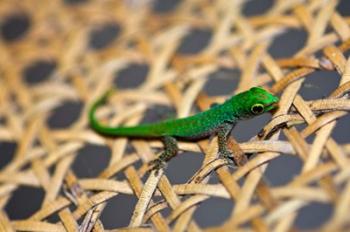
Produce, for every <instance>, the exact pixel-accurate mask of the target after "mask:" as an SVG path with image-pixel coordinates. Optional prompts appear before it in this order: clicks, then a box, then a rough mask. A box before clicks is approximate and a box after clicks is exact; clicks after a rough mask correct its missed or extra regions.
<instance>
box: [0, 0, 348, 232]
mask: <svg viewBox="0 0 350 232" xmlns="http://www.w3.org/2000/svg"><path fill="white" fill-rule="evenodd" d="M147 2H149V1H125V2H122V1H121V0H118V1H108V0H106V1H88V2H86V3H84V4H77V5H68V4H64V2H63V1H59V0H50V1H47V0H35V1H33V0H6V1H1V2H0V20H2V21H3V20H4V19H5V18H6V17H7V16H8V15H12V14H14V13H20V14H22V13H25V14H27V15H29V16H30V18H31V25H30V27H29V30H28V31H27V32H26V34H25V35H24V36H23V38H20V39H18V40H16V41H13V42H7V41H5V40H2V41H0V118H1V119H2V121H1V124H0V141H1V142H5V141H9V142H15V143H16V144H17V148H16V151H15V155H14V158H13V159H12V160H11V162H10V163H9V164H8V165H7V166H6V167H4V168H3V169H2V170H1V171H0V180H1V185H0V206H1V207H2V211H1V212H0V230H1V231H78V230H79V229H80V231H92V229H93V231H104V230H105V229H104V225H103V223H101V221H100V220H99V218H100V215H101V213H102V212H103V210H104V208H105V206H106V205H108V203H109V199H111V198H112V197H114V196H116V195H118V194H129V195H135V196H136V197H137V198H138V199H139V200H138V202H137V204H136V206H135V209H134V212H133V214H132V216H131V218H130V223H129V227H128V228H119V229H120V230H118V231H152V230H156V231H169V230H174V231H202V230H207V231H296V230H297V228H296V227H295V219H296V217H297V215H298V213H299V212H300V209H301V208H302V207H303V206H305V205H308V204H309V203H312V202H323V203H328V204H331V205H333V207H334V208H333V212H332V215H331V216H330V218H329V220H328V221H326V222H324V224H323V225H322V227H321V228H319V231H349V230H350V217H349V215H350V158H349V155H350V144H349V143H348V144H341V143H339V142H337V141H336V140H335V139H334V138H332V131H333V129H334V128H335V126H336V124H337V120H338V119H339V118H341V117H344V116H347V115H348V112H349V110H350V100H348V98H347V92H348V91H349V89H350V84H349V83H350V59H348V58H347V57H346V55H345V54H346V52H347V51H348V50H349V48H350V27H349V23H350V18H347V17H343V16H341V15H340V13H339V12H337V11H336V6H337V3H338V2H337V1H335V0H329V1H325V0H314V1H300V0H279V1H275V3H274V5H273V6H271V8H270V9H268V11H266V12H265V13H263V14H260V15H257V16H254V17H246V16H244V15H243V14H242V13H241V8H242V4H244V2H243V1H227V0H218V1H209V0H208V1H207V0H201V1H199V0H188V1H183V2H181V3H180V4H179V5H178V6H177V8H176V9H175V10H174V11H171V12H168V13H166V14H155V13H153V12H152V10H151V9H150V6H149V5H148V4H147ZM111 22H116V23H118V25H119V26H120V32H119V34H118V36H117V37H116V39H115V40H114V41H113V42H112V43H111V44H109V46H108V47H106V48H102V49H95V50H94V49H89V48H88V44H89V43H90V42H89V38H90V37H89V36H90V34H91V31H93V30H96V29H98V28H100V27H101V25H104V24H106V23H111ZM196 28H197V29H198V28H202V29H203V28H207V29H210V30H211V31H212V33H213V35H212V36H211V38H210V41H209V42H208V44H207V46H206V47H205V48H204V49H203V50H201V51H200V52H198V53H196V54H193V55H185V54H180V53H177V52H176V51H177V50H178V48H179V46H180V44H181V42H182V39H183V38H184V37H185V36H186V35H187V34H188V33H189V32H190V31H191V30H192V29H196ZM288 29H300V30H304V31H306V33H307V36H306V38H305V43H304V46H303V47H302V48H301V49H300V50H299V51H297V52H296V53H295V55H293V56H291V57H285V58H283V59H274V58H273V56H272V55H271V54H269V52H268V48H269V46H271V45H273V44H274V38H275V37H276V36H278V35H280V34H281V33H284V32H285V31H286V30H288ZM285 46H288V44H286V45H285ZM316 53H317V55H316ZM38 59H42V60H49V61H50V60H55V61H56V62H57V65H56V67H55V70H54V72H53V73H52V74H51V75H50V77H49V78H48V79H47V80H45V81H43V82H40V83H38V84H33V85H31V84H28V83H27V82H26V81H25V80H24V78H23V75H22V72H23V70H24V69H25V68H26V67H27V66H28V65H30V64H31V63H32V62H33V61H35V60H38ZM134 63H138V64H147V65H148V66H149V72H148V75H147V77H146V80H145V81H144V82H143V83H142V85H141V86H139V87H137V88H134V89H132V90H120V91H118V92H117V93H116V94H115V95H113V97H112V98H111V100H110V102H109V104H108V105H107V106H105V107H102V108H101V110H99V112H98V117H99V118H100V119H101V120H103V121H105V122H106V123H110V125H117V124H128V125H132V124H137V123H138V122H139V121H140V120H141V119H142V117H143V116H144V113H145V110H146V109H148V108H149V107H151V106H152V105H154V104H161V105H165V106H172V107H174V108H175V109H176V114H177V117H185V116H188V115H191V114H193V113H194V110H193V109H194V108H195V107H194V106H197V107H199V108H200V109H201V110H205V109H206V108H208V107H209V106H210V104H211V103H213V102H220V101H222V100H223V99H224V98H225V97H227V96H220V97H209V96H207V95H206V94H204V92H203V91H202V89H203V87H204V85H205V83H206V82H207V81H208V80H210V75H209V74H211V73H213V72H214V71H216V70H218V69H219V68H222V67H226V68H233V69H238V70H240V72H241V76H240V80H239V84H238V87H237V88H236V89H235V90H234V93H237V92H240V91H243V90H247V89H248V88H250V87H252V86H256V85H260V86H264V87H265V88H267V89H269V90H270V91H272V92H274V93H276V94H278V95H281V101H280V108H279V109H278V111H277V112H275V113H274V114H273V119H272V120H271V121H270V122H269V123H268V124H267V125H266V126H265V127H264V130H263V131H262V132H261V133H260V134H259V135H257V136H256V137H254V138H253V139H252V140H250V141H246V142H244V143H237V142H236V141H235V140H233V139H231V141H230V148H231V149H232V150H233V151H234V155H235V159H236V161H237V163H238V164H239V166H240V167H239V168H238V169H236V170H234V171H231V169H228V168H227V167H226V165H225V162H224V161H223V160H220V159H216V158H217V144H216V138H213V139H211V140H210V139H206V140H203V141H199V142H197V143H188V142H186V143H185V142H182V143H180V148H181V150H182V151H197V152H200V153H201V154H202V155H203V156H204V160H203V163H202V167H201V168H200V169H199V170H197V172H196V174H195V175H194V176H193V177H192V178H191V179H190V180H188V182H186V183H181V184H177V185H173V184H172V183H171V182H170V181H169V179H168V177H167V175H166V174H164V173H163V172H161V173H160V174H161V175H160V176H154V175H151V176H149V177H148V178H147V179H144V178H143V179H141V178H142V177H143V176H144V175H146V170H147V165H146V164H147V162H148V161H150V160H152V159H153V158H154V157H155V156H156V155H157V151H158V150H157V149H155V148H159V147H161V143H160V142H158V141H142V140H133V141H129V140H127V139H110V138H108V139H107V138H104V137H102V136H99V135H97V134H96V133H94V132H93V131H92V130H91V129H90V128H89V126H88V124H87V110H88V107H89V105H90V104H91V103H92V102H93V101H94V99H96V98H97V97H98V96H100V95H101V94H102V93H103V92H104V91H106V90H107V89H108V88H109V87H110V86H111V85H113V81H114V79H115V78H118V75H116V73H117V72H118V71H120V70H121V69H123V68H125V67H128V66H130V65H131V64H134ZM320 70H326V71H327V72H333V73H336V74H337V75H338V76H339V77H340V82H339V86H338V88H336V89H334V91H333V93H332V94H331V95H330V96H326V97H325V98H323V99H317V100H313V101H306V100H304V99H303V98H302V97H301V96H300V94H299V90H300V88H301V86H302V83H303V81H304V79H305V78H308V77H309V76H310V74H311V73H314V74H316V75H317V72H318V71H320ZM130 78H132V77H130ZM310 91H312V90H310ZM232 94H233V93H232ZM67 100H71V101H80V102H82V103H83V109H82V111H81V113H80V116H79V118H78V119H77V120H76V121H74V123H73V124H72V125H71V126H70V127H68V128H64V129H52V128H50V127H49V126H48V124H47V118H48V117H49V116H50V115H51V114H52V112H53V110H54V109H55V108H57V107H58V106H59V105H61V104H62V103H63V102H65V101H67ZM301 123H304V124H305V125H307V126H306V127H305V128H303V129H300V128H299V127H295V126H296V125H299V124H301ZM281 134H284V135H285V137H286V138H287V139H286V140H285V141H282V140H281V139H280V135H281ZM310 136H313V137H314V139H313V140H312V141H311V142H310V140H306V139H308V138H310ZM308 141H309V142H308ZM348 142H349V140H348ZM128 143H129V144H130V145H131V146H132V147H133V148H134V149H133V151H132V152H128V151H127V150H126V146H127V144H128ZM86 144H98V145H104V146H107V147H109V148H110V149H111V151H112V152H111V157H110V160H109V163H108V165H107V166H105V167H104V170H103V171H102V172H101V173H100V174H99V175H96V176H94V177H92V178H86V179H79V178H78V177H77V176H76V175H75V173H74V171H73V170H72V167H71V166H72V163H73V162H74V160H75V158H76V155H77V151H78V150H79V149H80V148H82V147H84V145H86ZM246 152H250V153H252V152H257V154H256V155H255V156H254V157H253V158H251V159H247V158H246V157H245V155H244V153H246ZM0 153H1V151H0ZM286 155H293V156H298V157H300V159H301V160H302V162H303V164H302V170H301V171H300V173H299V174H298V175H297V176H296V177H295V178H294V179H293V180H292V181H290V182H289V183H287V184H285V185H283V186H278V187H272V186H270V185H269V183H267V182H265V181H264V178H263V177H264V172H265V171H266V170H267V168H268V166H269V162H270V161H272V160H273V159H275V158H277V157H278V156H286ZM138 161H142V164H143V165H141V167H139V168H136V166H135V165H134V164H135V163H136V162H138ZM52 170H53V171H52ZM119 173H123V174H124V175H123V176H124V179H123V180H120V179H118V180H117V179H116V178H114V177H115V176H116V175H117V174H119ZM215 175H216V176H217V177H218V178H219V180H220V183H219V184H209V183H208V177H209V176H215ZM143 180H144V181H143ZM238 181H241V182H242V183H243V184H242V185H239V184H238ZM21 186H31V187H35V188H40V189H42V190H43V191H44V193H45V196H44V199H43V201H42V202H41V205H40V206H38V208H39V210H38V211H36V212H35V213H34V214H33V215H32V216H31V217H29V218H27V219H25V220H11V219H9V217H8V215H7V212H6V211H5V206H6V205H7V203H8V202H9V200H10V199H11V197H12V195H13V192H14V191H15V190H16V189H18V188H20V187H21ZM154 196H158V197H157V198H154ZM159 197H160V198H159ZM212 197H219V198H224V199H230V200H232V202H234V205H235V206H234V208H233V211H232V213H231V216H230V217H229V218H227V219H226V221H225V222H224V223H223V224H222V225H220V226H216V227H211V228H201V227H200V226H199V225H198V223H197V222H196V220H195V219H194V218H193V215H194V213H195V211H196V210H197V208H198V205H199V204H200V203H201V202H204V201H206V200H208V199H210V198H212ZM23 207H25V206H23ZM166 208H168V209H170V214H169V215H168V216H164V215H163V214H161V213H160V212H161V211H163V210H164V209H166ZM118 210H120V209H118V207H116V209H115V211H118ZM210 213H211V212H210V211H208V214H210ZM53 215H56V216H58V217H59V222H58V223H52V222H49V221H47V218H48V217H50V216H53ZM131 228H132V229H131ZM116 229H117V228H116ZM112 231H116V230H112Z"/></svg>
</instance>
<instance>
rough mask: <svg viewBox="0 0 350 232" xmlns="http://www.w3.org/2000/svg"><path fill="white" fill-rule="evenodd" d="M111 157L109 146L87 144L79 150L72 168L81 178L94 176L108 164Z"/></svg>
mask: <svg viewBox="0 0 350 232" xmlns="http://www.w3.org/2000/svg"><path fill="white" fill-rule="evenodd" d="M110 157H111V150H110V149H109V147H106V146H98V145H92V144H86V145H85V146H84V147H82V148H80V149H79V150H78V152H77V156H76V158H75V160H74V162H73V164H72V169H73V171H74V173H75V175H76V176H77V177H79V178H94V177H97V176H98V175H99V174H100V173H101V172H102V171H103V170H104V169H105V168H106V167H107V166H108V163H109V160H110Z"/></svg>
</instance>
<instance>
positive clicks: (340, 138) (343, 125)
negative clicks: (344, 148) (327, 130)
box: [332, 114, 350, 144]
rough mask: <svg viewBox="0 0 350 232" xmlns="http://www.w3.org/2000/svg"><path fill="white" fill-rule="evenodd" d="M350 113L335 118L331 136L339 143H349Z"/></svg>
mask: <svg viewBox="0 0 350 232" xmlns="http://www.w3.org/2000/svg"><path fill="white" fill-rule="evenodd" d="M349 122H350V114H347V115H345V116H343V117H341V118H339V119H338V120H337V125H336V126H335V128H334V129H333V131H332V137H333V139H335V141H336V142H337V143H339V144H344V143H349V132H350V123H349Z"/></svg>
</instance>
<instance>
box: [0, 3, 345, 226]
mask: <svg viewBox="0 0 350 232" xmlns="http://www.w3.org/2000/svg"><path fill="white" fill-rule="evenodd" d="M24 2H26V3H23V2H22V3H21V1H10V0H7V1H6V0H3V1H1V2H0V34H1V46H0V51H1V49H5V50H7V55H9V56H11V57H16V56H17V55H18V57H19V59H18V61H19V63H6V56H3V54H4V53H2V54H0V56H3V57H2V58H0V59H1V60H2V62H1V65H3V67H1V69H2V70H1V71H3V70H4V65H8V66H13V68H12V70H15V71H13V75H20V77H21V80H22V81H23V83H24V84H23V86H29V88H31V89H32V90H33V91H36V90H37V89H36V87H37V86H40V85H43V84H45V85H46V89H45V90H44V91H46V92H45V93H40V91H39V92H38V93H37V95H38V96H37V97H39V96H40V94H48V93H49V92H50V84H52V87H51V88H52V89H51V91H52V94H57V93H58V92H60V91H68V92H69V91H72V88H71V86H74V85H75V86H79V84H77V83H73V82H74V81H76V82H78V81H79V78H73V77H72V76H74V75H78V76H81V77H83V76H84V75H85V74H88V73H90V72H93V71H94V70H93V68H92V67H93V65H94V64H99V62H98V60H99V59H101V60H106V57H107V60H108V59H112V58H113V54H117V56H118V57H120V56H122V55H123V54H120V53H119V52H121V51H120V47H121V45H120V44H119V42H120V41H123V43H125V40H123V37H127V36H130V35H132V33H137V32H135V31H133V30H132V29H130V28H129V29H126V27H132V25H138V23H139V22H137V21H138V20H142V19H141V18H137V17H136V15H137V14H138V12H141V13H140V14H144V8H145V5H146V4H148V5H150V6H151V7H150V9H149V10H150V11H151V12H150V13H147V14H152V15H154V17H155V18H156V19H157V18H158V19H159V21H157V20H154V21H152V23H150V24H149V25H153V24H154V25H153V26H154V28H156V29H157V30H162V29H163V28H165V27H166V25H167V24H166V20H169V21H171V20H174V19H173V18H171V17H176V16H174V14H173V12H176V11H177V10H178V9H179V7H181V4H182V1H176V0H153V1H151V0H149V1H141V0H139V1H138V0H129V1H124V3H123V4H126V5H128V7H130V8H131V9H133V10H131V11H130V12H131V13H130V18H128V17H126V16H125V15H124V16H122V17H114V16H109V15H114V13H115V12H113V10H111V11H110V12H106V15H103V14H102V13H101V12H103V11H101V9H108V7H102V5H103V4H106V5H108V4H109V3H110V1H101V2H100V3H97V2H98V1H92V0H90V1H89V0H61V1H58V0H56V1H52V2H55V4H57V6H59V7H57V8H55V7H52V6H49V5H50V3H45V4H44V5H41V3H43V1H31V3H28V1H24ZM48 2H51V1H48ZM102 2H103V3H102ZM209 2H210V1H208V4H210V3H209ZM242 2H243V3H242V8H241V9H240V10H241V13H242V15H244V16H245V17H255V16H259V15H263V14H265V13H267V12H269V10H271V8H272V7H273V5H274V4H275V1H272V0H250V1H242ZM16 4H17V6H16ZM30 4H37V5H36V6H33V5H30ZM52 4H53V3H52ZM94 4H96V8H94ZM112 5H114V4H112ZM45 7H47V10H48V11H51V12H50V13H49V14H47V12H45ZM33 8H37V13H35V12H34V11H33ZM55 9H56V10H57V11H55ZM336 9H337V11H338V12H339V13H340V14H341V15H342V16H350V1H346V0H342V1H339V4H338V5H337V8H336ZM66 12H69V13H67V14H66ZM33 13H34V14H35V15H33ZM126 15H127V14H126ZM167 15H169V17H167ZM140 17H141V16H140ZM118 20H119V21H118ZM162 20H164V21H162ZM179 20H186V18H185V17H183V18H181V19H179ZM189 20H193V19H189ZM198 20H199V21H200V20H201V9H198ZM121 21H123V25H121V24H120V22H121ZM157 23H159V25H156V24H157ZM199 24H200V22H199ZM66 28H69V29H66ZM212 29H213V28H211V27H205V26H203V25H201V26H198V27H193V28H192V29H191V30H189V31H188V33H186V34H185V36H183V38H182V39H181V43H180V44H179V46H178V47H177V48H176V49H177V50H176V53H177V54H179V55H180V56H191V55H193V54H194V55H195V54H198V53H200V52H201V51H202V50H203V49H205V48H206V47H207V46H208V43H209V42H210V40H211V39H212V35H213V33H212ZM125 30H129V31H128V33H129V34H126V33H123V32H124V31H125ZM146 30H147V29H146ZM155 31H156V30H155ZM151 32H152V30H149V31H147V32H145V33H151ZM36 33H37V34H40V36H38V35H37V34H36ZM79 33H80V34H79ZM86 33H87V34H88V37H86V36H85V35H86ZM56 34H57V38H56V39H57V41H55V40H51V39H53V35H56ZM61 35H62V36H61ZM63 35H64V36H63ZM121 36H122V38H121ZM34 37H35V41H34V39H33V38H34ZM77 38H81V39H77ZM306 39H307V32H306V31H304V30H302V29H298V28H292V27H290V28H289V29H286V30H282V31H279V32H278V35H276V36H275V38H274V39H273V42H272V43H271V44H270V45H269V47H268V52H269V54H270V55H271V56H272V57H273V58H276V59H277V58H284V57H290V56H293V55H294V54H295V53H296V52H297V51H299V50H300V49H301V48H302V47H303V46H304V45H305V41H306ZM26 40H30V41H31V42H30V43H35V46H34V45H33V44H31V45H28V44H26ZM62 41H65V42H66V44H67V46H66V47H64V46H63V47H62V46H61V45H60V44H62ZM80 42H81V44H80ZM156 42H157V41H155V42H154V43H156ZM28 43H29V42H28ZM128 43H130V44H128V46H130V48H132V47H133V46H142V44H141V42H140V41H136V40H134V41H133V40H129V41H128ZM135 43H140V44H141V45H140V44H138V45H135ZM85 44H87V46H88V47H87V48H85V47H84V48H82V47H83V46H84V45H85ZM123 46H125V44H123ZM33 47H37V50H33V49H32V48H33ZM48 47H50V49H47V48H48ZM72 47H74V48H76V49H78V50H82V51H83V50H84V49H86V52H80V53H78V54H79V57H74V58H72V57H69V56H68V55H67V56H66V58H62V59H61V58H58V57H59V54H60V53H65V51H67V52H72ZM145 49H146V50H147V47H146V48H145ZM24 53H26V55H23V54H24ZM96 54H98V55H96ZM125 55H126V56H128V57H133V60H134V62H131V63H129V64H128V65H124V64H122V65H121V68H119V70H118V71H117V72H115V73H114V74H113V75H114V77H115V78H113V84H114V85H115V86H117V88H118V89H121V90H133V89H137V88H138V87H140V86H141V85H142V84H143V82H144V81H145V80H146V77H147V75H149V72H150V67H149V65H148V63H147V61H146V62H145V61H144V60H143V58H142V57H140V56H139V55H138V54H137V53H136V52H133V51H132V50H130V51H125ZM316 55H317V54H316ZM11 60H16V59H13V58H12V59H11ZM72 61H74V63H72ZM224 63H225V62H224ZM89 64H92V66H89ZM100 65H102V64H100ZM111 65H112V66H113V65H114V64H111ZM57 67H60V70H57ZM107 68H108V67H107ZM66 70H70V71H69V72H66ZM7 71H8V70H6V72H7ZM258 72H259V70H258ZM67 73H68V74H69V75H72V76H65V75H66V74H67ZM100 74H101V73H96V75H97V77H95V79H102V78H104V76H103V75H100ZM102 74H103V73H102ZM10 75H11V74H10ZM241 75H242V73H241V71H240V69H238V68H231V67H230V65H222V66H221V67H219V68H217V69H216V70H215V71H213V72H211V73H210V74H209V75H208V78H207V81H206V82H205V84H204V86H203V90H204V91H205V93H207V94H208V95H209V96H229V95H230V94H232V93H233V92H234V90H235V89H236V88H237V86H238V83H239V78H240V77H241ZM2 76H3V73H2V74H0V79H2V78H3V77H2ZM8 79H9V78H8V77H7V81H8ZM339 79H340V77H339V75H337V74H336V73H335V72H326V71H319V72H315V73H313V74H311V75H310V77H308V78H307V79H306V80H305V82H304V84H303V87H302V89H301V91H300V92H299V94H300V95H301V96H302V97H303V98H304V99H305V100H312V99H320V98H324V97H326V96H328V95H329V94H330V93H331V92H332V91H333V90H334V89H335V88H336V87H337V86H338V84H339ZM17 80H18V79H17ZM57 82H62V83H64V85H61V87H62V89H55V88H54V86H55V83H57ZM2 83H3V82H2ZM94 83H97V82H94V81H91V83H89V84H90V86H91V85H94ZM0 84H1V82H0ZM65 86H68V87H69V86H70V87H69V88H68V87H67V89H65ZM25 88H26V87H25ZM134 91H137V90H134ZM86 97H87V96H86ZM34 98H35V96H34ZM23 104H24V105H25V104H26V103H25V102H24V103H23ZM3 110H5V111H6V109H3ZM83 110H84V101H82V100H81V99H79V98H76V97H74V96H73V97H72V98H70V99H69V98H67V99H64V101H60V104H57V105H55V107H53V108H52V110H51V111H50V112H49V114H47V120H46V123H47V125H48V127H49V128H50V129H52V130H56V131H59V130H60V129H65V128H69V127H71V126H72V125H75V123H76V121H77V120H78V119H79V118H80V117H81V115H82V114H83V113H82V112H84V111H83ZM196 111H198V109H194V111H193V112H196ZM171 117H176V111H175V108H173V107H171V106H169V105H166V104H147V111H146V113H145V117H144V118H143V119H142V122H152V121H158V120H162V119H165V118H171ZM4 118H5V117H1V115H0V124H3V125H4V123H5V119H4ZM270 119H271V115H269V114H265V115H262V116H259V117H256V118H254V119H252V120H248V121H242V122H240V123H239V124H238V125H237V126H236V127H235V129H234V130H233V132H232V136H233V137H234V138H235V139H236V140H237V141H238V142H245V141H248V140H249V139H251V138H252V137H253V136H255V135H257V133H258V132H259V131H260V130H261V129H262V128H263V127H264V125H265V124H266V123H267V122H268V121H269V120H270ZM349 122H350V117H349V115H347V116H345V117H342V118H341V119H340V120H339V121H338V123H337V126H336V128H335V129H334V131H333V132H332V136H333V138H334V139H335V140H336V141H337V142H338V143H340V144H343V143H349V136H348V135H349V131H350V123H349ZM304 127H305V126H304ZM300 128H301V129H302V128H303V126H300ZM313 138H314V137H313V136H310V137H309V138H308V141H309V142H312V141H313ZM280 139H281V140H286V138H285V137H284V135H283V134H281V137H280ZM36 142H38V141H36ZM34 144H35V141H34ZM17 149H18V144H17V143H16V142H15V141H10V140H8V141H7V140H4V139H2V140H1V139H0V153H1V158H0V168H4V167H6V165H7V164H8V163H10V162H11V160H12V159H13V157H14V154H15V152H16V150H17ZM127 149H128V150H127V151H130V152H133V151H134V150H133V147H132V146H130V145H129V146H128V148H127ZM110 156H111V150H110V148H109V147H107V146H103V145H96V144H89V143H86V144H84V146H83V147H81V148H80V149H79V150H78V152H77V156H76V158H75V160H74V162H73V163H72V170H73V172H74V173H75V175H76V176H77V177H78V178H92V177H96V176H98V175H99V173H101V171H102V170H104V169H105V168H106V166H107V165H108V162H109V160H110ZM203 158H204V156H203V155H201V154H200V153H191V152H185V153H184V154H181V155H178V156H177V157H176V158H174V159H173V160H172V161H171V162H170V163H169V165H168V168H167V169H166V175H167V177H168V178H169V180H170V182H171V183H172V184H181V183H185V182H186V181H188V179H189V178H190V177H191V176H192V175H193V174H194V173H195V172H196V170H198V168H199V167H200V166H201V163H202V161H203ZM135 165H136V167H137V166H140V165H141V164H140V163H136V164H135ZM22 168H23V169H25V168H26V167H22ZM301 168H302V161H301V160H300V158H299V157H298V156H292V155H281V156H279V157H278V158H276V159H273V160H272V161H270V163H269V166H268V169H267V171H266V172H265V175H264V180H265V181H266V182H267V183H268V184H269V185H271V186H283V185H285V184H287V183H289V182H290V181H291V180H292V179H293V178H294V176H296V175H298V174H299V173H300V170H301ZM53 171H54V170H50V172H53ZM115 178H116V179H120V180H122V179H125V177H124V176H123V175H117V176H116V177H115ZM209 183H218V179H216V177H215V175H214V176H211V177H210V180H209ZM44 193H45V192H44V190H43V189H41V188H37V187H33V186H30V185H28V186H26V185H25V184H23V185H21V186H20V187H19V188H17V189H16V190H15V191H14V192H13V193H12V196H11V197H10V198H9V199H8V201H7V203H6V205H5V208H4V209H5V212H6V213H7V215H8V217H9V219H10V220H19V219H27V218H28V217H30V216H31V215H33V213H34V212H36V211H37V210H39V208H40V205H41V202H42V201H43V199H44V197H45V194H44ZM136 202H137V198H136V197H135V196H133V195H127V194H119V195H117V196H116V197H113V198H111V199H110V200H109V202H108V204H107V206H106V208H105V209H104V211H103V213H102V215H101V217H100V219H101V221H102V223H103V225H104V227H105V228H107V229H108V228H118V227H125V226H127V225H128V223H129V220H130V218H131V214H132V212H133V210H134V206H135V204H136ZM233 207H234V205H233V203H232V201H231V200H230V199H222V198H210V199H208V200H206V201H204V202H203V203H202V204H200V206H199V207H198V209H197V210H196V211H195V213H194V218H195V220H196V222H197V223H198V225H199V226H201V227H208V226H215V225H219V224H221V223H222V222H224V221H225V220H226V219H227V218H228V217H229V216H230V214H231V211H232V209H233ZM332 212H333V205H332V204H328V203H318V202H315V203H310V204H308V205H306V206H304V207H303V208H302V209H301V210H300V212H299V214H298V216H297V217H296V220H295V226H296V227H297V228H299V229H313V228H317V227H319V226H320V225H322V224H323V223H324V222H325V221H327V219H329V217H330V215H332ZM162 213H163V214H164V215H168V214H169V211H167V210H165V211H164V212H162ZM58 220H59V218H58V216H57V215H56V216H52V217H50V218H48V221H49V222H57V221H58Z"/></svg>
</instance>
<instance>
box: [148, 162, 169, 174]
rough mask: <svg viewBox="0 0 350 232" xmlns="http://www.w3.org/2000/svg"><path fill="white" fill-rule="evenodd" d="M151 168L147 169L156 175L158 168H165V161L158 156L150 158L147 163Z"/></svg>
mask: <svg viewBox="0 0 350 232" xmlns="http://www.w3.org/2000/svg"><path fill="white" fill-rule="evenodd" d="M148 165H149V166H150V167H151V168H150V169H149V172H151V171H153V170H154V171H155V172H156V173H155V174H156V175H158V172H159V169H162V168H165V166H166V162H165V161H164V160H162V159H160V158H158V159H155V160H152V161H150V162H149V164H148Z"/></svg>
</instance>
